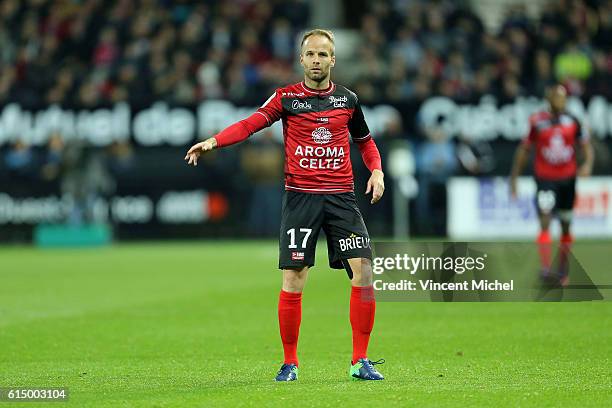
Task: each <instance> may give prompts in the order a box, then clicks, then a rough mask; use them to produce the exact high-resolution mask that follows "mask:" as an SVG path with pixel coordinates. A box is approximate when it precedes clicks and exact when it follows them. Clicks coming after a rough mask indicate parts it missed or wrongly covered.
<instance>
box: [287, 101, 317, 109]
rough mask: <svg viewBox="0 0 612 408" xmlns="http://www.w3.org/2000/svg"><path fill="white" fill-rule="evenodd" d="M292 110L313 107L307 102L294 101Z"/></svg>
mask: <svg viewBox="0 0 612 408" xmlns="http://www.w3.org/2000/svg"><path fill="white" fill-rule="evenodd" d="M291 109H312V105H311V104H310V103H308V102H307V101H298V100H297V99H294V100H293V102H291Z"/></svg>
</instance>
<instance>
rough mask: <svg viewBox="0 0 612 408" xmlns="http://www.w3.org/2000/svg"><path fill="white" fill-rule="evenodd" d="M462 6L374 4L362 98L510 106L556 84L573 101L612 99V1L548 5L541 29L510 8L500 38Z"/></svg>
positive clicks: (367, 18) (366, 27) (366, 28)
mask: <svg viewBox="0 0 612 408" xmlns="http://www.w3.org/2000/svg"><path fill="white" fill-rule="evenodd" d="M460 3H461V2H453V1H439V2H424V1H392V2H372V6H371V8H370V12H369V13H366V14H365V15H364V16H363V17H362V20H361V21H362V23H361V34H362V36H363V41H364V42H365V44H367V45H368V46H367V47H363V48H362V49H361V55H362V56H361V60H362V61H366V62H364V64H365V65H366V66H365V71H364V73H363V75H362V76H361V77H360V78H358V81H357V83H356V84H355V87H356V90H357V93H358V94H359V95H361V98H362V99H364V98H367V99H371V100H380V99H385V100H410V99H417V100H420V99H423V98H426V97H428V96H430V95H432V94H436V95H444V96H448V97H450V98H453V99H455V100H458V101H475V100H478V99H479V98H480V97H481V96H483V95H485V94H492V95H494V96H496V97H497V98H498V100H501V101H508V100H513V99H514V98H516V97H518V96H521V95H542V93H543V90H544V88H545V87H546V85H549V84H550V83H551V82H554V81H561V82H563V83H565V84H566V85H567V87H568V89H569V90H570V92H571V93H572V94H573V95H577V96H589V95H591V94H602V95H605V96H612V1H609V0H599V1H598V0H592V1H591V0H554V1H549V2H547V3H545V6H544V8H543V10H542V13H541V16H540V18H539V20H536V21H534V20H532V19H529V18H528V17H527V13H526V9H525V7H524V6H521V5H518V6H508V9H507V12H506V17H505V20H504V21H503V23H502V25H501V27H500V29H499V31H498V32H496V33H491V32H487V31H486V30H485V29H484V25H483V22H482V21H481V19H480V18H479V17H478V15H477V14H476V13H475V12H474V10H473V9H469V8H466V7H461V6H459V5H458V4H460ZM472 3H473V4H478V2H472Z"/></svg>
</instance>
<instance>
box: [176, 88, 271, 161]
mask: <svg viewBox="0 0 612 408" xmlns="http://www.w3.org/2000/svg"><path fill="white" fill-rule="evenodd" d="M282 113H283V105H282V102H281V97H280V94H279V93H278V90H277V91H275V92H274V93H273V94H272V96H270V97H269V98H268V100H267V101H266V102H265V103H264V104H263V105H262V106H261V107H260V108H259V109H257V112H255V113H253V114H252V115H251V116H249V117H248V118H246V119H243V120H241V121H240V122H236V123H234V124H233V125H231V126H229V127H227V128H225V129H223V130H222V131H221V132H219V133H218V134H217V135H215V137H211V138H209V139H206V140H205V141H203V142H200V143H196V144H195V145H193V146H191V148H190V149H189V151H187V154H186V155H185V160H187V164H193V165H194V166H197V165H198V158H199V157H200V155H201V154H202V153H206V152H209V151H211V150H213V149H216V148H218V147H225V146H231V145H233V144H236V143H240V142H242V141H243V140H246V139H247V138H248V137H249V136H251V135H252V134H253V133H256V132H259V131H260V130H261V129H263V128H265V127H268V126H270V125H272V124H273V123H274V122H276V121H277V120H279V119H280V118H281V115H282Z"/></svg>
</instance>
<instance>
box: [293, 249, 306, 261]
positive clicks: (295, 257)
mask: <svg viewBox="0 0 612 408" xmlns="http://www.w3.org/2000/svg"><path fill="white" fill-rule="evenodd" d="M291 260H292V261H303V260H304V253H303V252H296V251H294V252H291Z"/></svg>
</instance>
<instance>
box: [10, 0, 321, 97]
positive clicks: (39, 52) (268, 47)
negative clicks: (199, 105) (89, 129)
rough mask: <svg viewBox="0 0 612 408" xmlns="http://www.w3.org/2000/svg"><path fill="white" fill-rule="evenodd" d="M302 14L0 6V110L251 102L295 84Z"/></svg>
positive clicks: (226, 8)
mask: <svg viewBox="0 0 612 408" xmlns="http://www.w3.org/2000/svg"><path fill="white" fill-rule="evenodd" d="M308 10H309V8H308V6H307V3H306V2H305V1H303V0H289V1H271V0H264V1H256V2H255V1H223V2H221V1H205V0H204V1H198V2H194V1H187V0H184V1H180V0H179V1H163V0H117V1H103V0H83V1H64V0H24V1H20V0H2V1H1V2H0V103H6V102H9V101H16V102H19V103H21V104H23V105H25V106H36V105H41V104H50V103H59V104H74V105H79V106H85V107H88V106H96V105H100V104H108V103H114V102H119V101H128V102H130V103H134V104H149V103H150V102H151V101H152V100H160V99H163V100H166V101H168V102H171V103H177V104H190V103H194V102H197V101H198V100H201V99H204V98H218V97H227V98H232V99H237V100H239V99H244V98H246V97H248V96H258V95H260V93H261V92H267V90H268V87H269V85H270V83H272V82H274V83H276V82H278V81H281V82H284V81H289V80H292V79H293V77H294V76H295V75H296V74H295V73H294V72H293V67H292V65H291V63H292V60H293V57H294V55H293V54H294V50H295V44H294V41H295V36H296V35H297V33H298V31H299V30H300V29H301V28H303V27H305V24H306V22H307V21H308ZM264 90H265V91H264ZM248 94H252V95H248Z"/></svg>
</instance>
